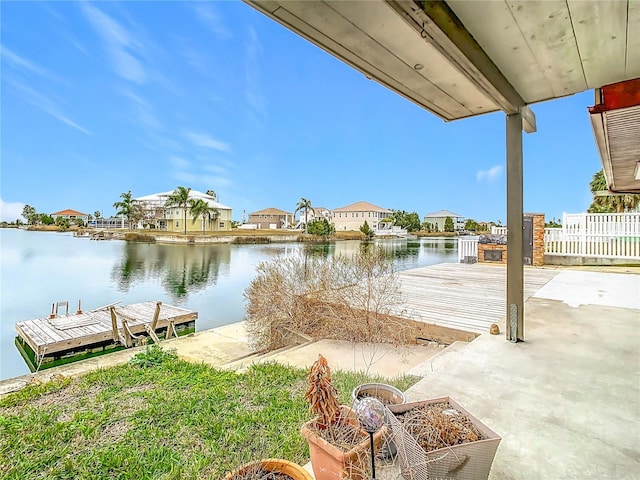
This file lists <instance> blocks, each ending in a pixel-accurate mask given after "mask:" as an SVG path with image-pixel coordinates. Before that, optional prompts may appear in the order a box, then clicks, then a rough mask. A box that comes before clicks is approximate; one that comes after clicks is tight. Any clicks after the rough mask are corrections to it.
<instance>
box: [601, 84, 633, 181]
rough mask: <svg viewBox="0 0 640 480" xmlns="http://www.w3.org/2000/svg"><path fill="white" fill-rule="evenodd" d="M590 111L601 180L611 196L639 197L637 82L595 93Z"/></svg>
mask: <svg viewBox="0 0 640 480" xmlns="http://www.w3.org/2000/svg"><path fill="white" fill-rule="evenodd" d="M595 96H596V99H595V105H594V106H593V107H590V108H589V114H590V115H589V116H590V117H591V124H592V126H593V133H594V135H595V139H596V144H597V146H598V150H599V152H600V158H601V159H602V166H603V168H604V176H605V178H606V179H607V185H609V190H610V191H611V192H613V193H640V78H637V79H635V80H629V81H627V82H621V83H617V84H613V85H607V86H604V87H602V88H598V89H596V90H595Z"/></svg>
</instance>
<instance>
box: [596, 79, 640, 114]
mask: <svg viewBox="0 0 640 480" xmlns="http://www.w3.org/2000/svg"><path fill="white" fill-rule="evenodd" d="M600 93H601V97H602V100H601V101H602V103H600V104H599V105H594V106H593V107H589V113H592V114H593V113H602V112H608V111H609V110H618V109H619V108H628V107H635V106H637V105H640V78H636V79H634V80H627V81H626V82H620V83H614V84H611V85H605V86H604V87H601V88H600Z"/></svg>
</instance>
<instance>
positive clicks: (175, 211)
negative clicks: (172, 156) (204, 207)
mask: <svg viewBox="0 0 640 480" xmlns="http://www.w3.org/2000/svg"><path fill="white" fill-rule="evenodd" d="M172 193H173V190H172V191H170V192H163V193H154V194H152V195H146V196H144V197H138V198H135V199H134V202H135V203H136V204H138V205H140V206H141V207H142V215H143V219H142V220H141V222H140V223H141V225H139V227H149V226H150V227H151V228H157V229H159V230H166V231H169V232H184V227H185V225H184V210H183V209H182V208H181V207H176V206H172V207H165V205H166V203H167V199H168V198H169V197H170V196H171V194H172ZM189 199H202V200H204V201H205V202H207V204H208V205H209V207H211V208H214V209H215V210H216V212H214V213H213V214H212V215H210V216H207V217H205V218H202V216H199V217H198V218H194V216H193V214H192V213H191V210H190V209H189V208H187V233H192V234H194V233H202V232H205V233H206V232H227V231H230V230H231V213H232V210H231V207H228V206H226V205H223V204H222V203H220V202H217V201H216V200H215V198H214V197H212V196H211V195H207V194H206V193H202V192H199V191H197V190H191V191H190V192H189Z"/></svg>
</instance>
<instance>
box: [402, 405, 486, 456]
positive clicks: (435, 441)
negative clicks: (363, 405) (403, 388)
mask: <svg viewBox="0 0 640 480" xmlns="http://www.w3.org/2000/svg"><path fill="white" fill-rule="evenodd" d="M396 417H397V418H398V420H400V422H401V423H402V425H403V426H404V428H405V429H406V430H407V432H409V434H410V435H411V436H412V437H414V438H415V439H416V440H417V441H418V444H419V445H420V446H421V447H422V448H423V449H424V451H425V452H430V451H432V450H437V449H439V448H444V447H452V446H454V445H460V444H463V443H470V442H477V441H478V440H482V438H483V437H482V434H481V433H480V432H479V431H478V429H477V428H476V426H475V425H473V423H472V422H471V420H470V419H469V418H468V417H467V416H466V415H464V414H463V413H462V412H459V411H457V410H455V409H454V408H452V407H451V405H450V404H449V403H448V402H440V403H432V404H427V405H421V406H418V407H415V408H412V409H411V410H408V411H406V412H404V413H402V414H396Z"/></svg>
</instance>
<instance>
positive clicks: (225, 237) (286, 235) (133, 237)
mask: <svg viewBox="0 0 640 480" xmlns="http://www.w3.org/2000/svg"><path fill="white" fill-rule="evenodd" d="M2 228H15V229H18V230H25V231H32V232H53V233H65V232H72V233H73V234H74V236H76V237H80V238H82V237H88V238H91V239H96V240H124V241H130V242H142V243H167V244H217V243H225V244H241V245H242V244H248V245H250V244H267V243H284V242H296V243H332V242H336V241H345V240H359V241H368V240H374V239H369V238H368V237H367V236H366V235H364V234H362V233H361V232H357V231H344V232H336V233H335V234H334V235H332V236H329V237H318V236H314V235H311V234H308V233H304V232H301V231H298V230H258V229H256V230H239V229H233V230H230V231H225V232H206V233H204V234H203V233H200V232H187V234H186V235H185V234H184V233H181V232H167V231H153V230H123V229H104V230H103V229H95V228H91V229H90V228H83V227H75V226H74V227H70V228H68V229H66V230H64V231H61V230H60V229H59V228H58V227H57V226H33V225H30V226H13V225H11V226H8V225H7V226H2ZM413 235H415V236H416V237H417V239H420V238H445V239H455V238H458V237H459V235H458V234H456V233H450V232H439V233H427V232H413ZM377 239H379V240H407V239H406V238H402V237H391V236H389V237H386V236H385V237H378V238H377Z"/></svg>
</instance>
